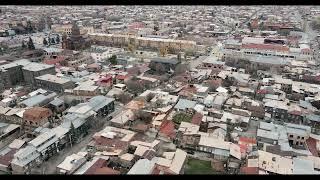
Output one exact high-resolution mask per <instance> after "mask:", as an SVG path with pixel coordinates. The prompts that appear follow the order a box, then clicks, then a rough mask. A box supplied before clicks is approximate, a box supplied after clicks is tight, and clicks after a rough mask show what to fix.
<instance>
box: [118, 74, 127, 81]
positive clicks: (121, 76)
mask: <svg viewBox="0 0 320 180" xmlns="http://www.w3.org/2000/svg"><path fill="white" fill-rule="evenodd" d="M116 78H117V79H118V80H125V79H127V78H128V76H127V75H117V76H116Z"/></svg>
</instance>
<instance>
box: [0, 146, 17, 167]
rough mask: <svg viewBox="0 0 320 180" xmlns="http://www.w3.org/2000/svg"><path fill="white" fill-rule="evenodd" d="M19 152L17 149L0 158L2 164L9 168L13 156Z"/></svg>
mask: <svg viewBox="0 0 320 180" xmlns="http://www.w3.org/2000/svg"><path fill="white" fill-rule="evenodd" d="M16 152H17V149H11V150H10V151H9V152H8V153H7V154H5V155H2V156H0V164H1V165H4V166H9V165H10V163H11V161H12V159H13V155H14V154H15V153H16Z"/></svg>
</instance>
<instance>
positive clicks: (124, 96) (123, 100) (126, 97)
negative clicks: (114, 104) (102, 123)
mask: <svg viewBox="0 0 320 180" xmlns="http://www.w3.org/2000/svg"><path fill="white" fill-rule="evenodd" d="M116 98H117V99H118V100H119V101H120V102H121V103H122V104H127V103H128V102H129V101H131V99H132V98H131V96H130V94H129V93H123V94H120V95H117V96H116Z"/></svg>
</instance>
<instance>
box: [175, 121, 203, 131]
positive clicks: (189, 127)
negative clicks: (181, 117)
mask: <svg viewBox="0 0 320 180" xmlns="http://www.w3.org/2000/svg"><path fill="white" fill-rule="evenodd" d="M199 128H200V126H198V125H195V124H192V123H188V122H184V121H182V122H181V124H180V126H179V129H178V131H180V132H182V133H183V134H197V133H198V131H199Z"/></svg>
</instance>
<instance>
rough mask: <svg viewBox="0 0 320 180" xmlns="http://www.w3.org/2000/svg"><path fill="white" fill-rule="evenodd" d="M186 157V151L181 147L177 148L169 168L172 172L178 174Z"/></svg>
mask: <svg viewBox="0 0 320 180" xmlns="http://www.w3.org/2000/svg"><path fill="white" fill-rule="evenodd" d="M186 158H187V153H186V152H185V151H183V150H181V149H177V150H176V153H175V154H174V158H173V160H172V163H171V166H170V168H169V169H170V170H171V171H173V172H174V173H176V174H179V173H180V171H181V169H182V168H183V164H184V162H185V160H186Z"/></svg>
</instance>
